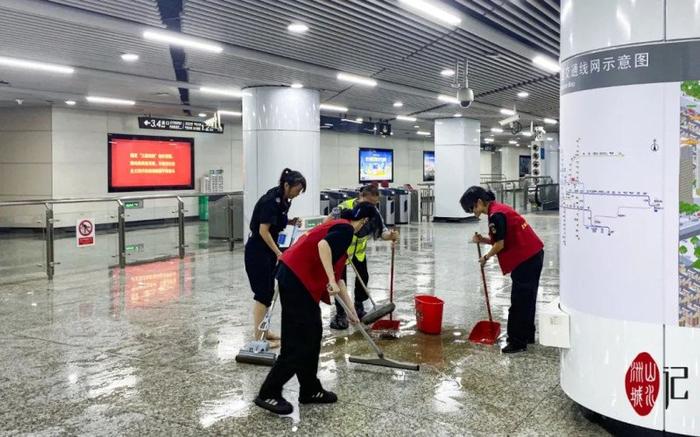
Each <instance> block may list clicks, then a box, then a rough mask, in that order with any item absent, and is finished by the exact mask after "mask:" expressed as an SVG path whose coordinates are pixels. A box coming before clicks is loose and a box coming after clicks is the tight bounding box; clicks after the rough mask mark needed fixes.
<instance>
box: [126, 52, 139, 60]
mask: <svg viewBox="0 0 700 437" xmlns="http://www.w3.org/2000/svg"><path fill="white" fill-rule="evenodd" d="M138 60H139V55H137V54H135V53H124V54H123V55H122V61H124V62H136V61H138Z"/></svg>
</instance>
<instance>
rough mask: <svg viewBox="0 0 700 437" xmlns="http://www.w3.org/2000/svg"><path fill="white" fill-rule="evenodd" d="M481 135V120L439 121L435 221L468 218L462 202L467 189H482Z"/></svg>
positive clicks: (452, 119) (436, 131)
mask: <svg viewBox="0 0 700 437" xmlns="http://www.w3.org/2000/svg"><path fill="white" fill-rule="evenodd" d="M480 135H481V123H480V122H479V121H478V120H472V119H469V118H450V119H441V120H435V214H434V216H435V217H437V218H443V219H459V218H465V217H467V214H466V213H465V212H464V211H463V210H462V207H461V206H460V205H459V199H460V197H461V196H462V194H463V193H464V191H465V190H466V189H467V188H469V187H470V186H472V185H479V173H480V159H481V155H480V151H481V148H480V141H479V139H480Z"/></svg>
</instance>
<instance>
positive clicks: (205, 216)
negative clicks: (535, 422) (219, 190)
mask: <svg viewBox="0 0 700 437" xmlns="http://www.w3.org/2000/svg"><path fill="white" fill-rule="evenodd" d="M199 219H200V220H202V221H206V220H209V196H199Z"/></svg>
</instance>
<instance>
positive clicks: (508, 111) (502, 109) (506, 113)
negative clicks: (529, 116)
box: [501, 108, 515, 115]
mask: <svg viewBox="0 0 700 437" xmlns="http://www.w3.org/2000/svg"><path fill="white" fill-rule="evenodd" d="M501 114H503V115H515V111H513V110H512V109H506V108H501Z"/></svg>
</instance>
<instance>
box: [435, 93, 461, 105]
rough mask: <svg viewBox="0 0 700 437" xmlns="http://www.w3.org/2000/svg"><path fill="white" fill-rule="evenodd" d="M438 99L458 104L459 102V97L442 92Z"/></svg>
mask: <svg viewBox="0 0 700 437" xmlns="http://www.w3.org/2000/svg"><path fill="white" fill-rule="evenodd" d="M438 100H440V101H441V102H445V103H457V104H459V99H458V98H457V97H452V96H446V95H444V94H440V95H439V96H438Z"/></svg>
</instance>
